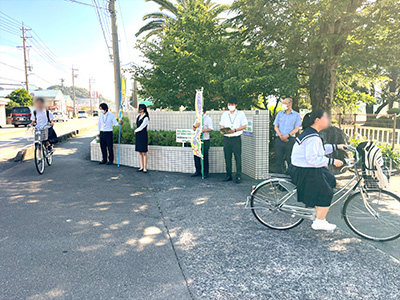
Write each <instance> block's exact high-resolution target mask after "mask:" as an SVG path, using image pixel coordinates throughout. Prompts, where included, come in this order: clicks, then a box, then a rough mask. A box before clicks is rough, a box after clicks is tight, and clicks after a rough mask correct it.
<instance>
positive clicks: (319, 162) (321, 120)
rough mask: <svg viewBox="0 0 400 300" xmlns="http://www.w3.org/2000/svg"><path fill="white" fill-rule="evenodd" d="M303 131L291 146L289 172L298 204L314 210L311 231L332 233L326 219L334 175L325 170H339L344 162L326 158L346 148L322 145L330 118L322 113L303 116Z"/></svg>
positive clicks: (333, 226) (333, 225) (333, 184)
mask: <svg viewBox="0 0 400 300" xmlns="http://www.w3.org/2000/svg"><path fill="white" fill-rule="evenodd" d="M302 125H303V130H304V131H303V132H302V133H301V134H300V135H299V136H298V137H297V138H296V143H295V145H294V146H293V152H292V165H291V166H290V167H289V170H288V173H289V175H290V176H291V178H292V180H293V183H295V184H296V185H297V197H298V201H300V202H303V203H305V205H306V206H307V207H316V213H317V216H316V219H315V221H314V222H313V224H312V226H311V227H312V228H313V229H314V230H328V231H333V230H335V228H336V225H335V224H331V223H329V222H328V221H326V220H325V217H326V215H327V213H328V211H329V206H330V205H331V201H332V197H333V188H334V187H335V186H336V179H335V176H334V175H333V174H332V173H331V172H330V171H329V170H328V169H327V168H326V167H327V166H329V165H334V166H336V167H341V166H342V165H343V162H342V161H340V160H338V159H333V158H328V157H326V156H325V155H327V154H330V153H332V152H333V151H336V150H337V149H340V150H344V147H345V145H330V144H325V145H324V143H323V140H322V138H321V137H320V135H319V132H320V131H321V130H323V129H326V128H328V127H329V126H330V119H329V117H328V115H327V114H326V112H324V111H323V110H320V109H318V110H314V111H313V112H311V113H308V114H306V115H305V116H304V119H303V124H302Z"/></svg>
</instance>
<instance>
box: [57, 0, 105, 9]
mask: <svg viewBox="0 0 400 300" xmlns="http://www.w3.org/2000/svg"><path fill="white" fill-rule="evenodd" d="M64 1H67V2H72V3H76V4H82V5H86V6H91V7H96V6H95V5H92V4H90V3H85V2H81V1H76V0H64ZM99 9H105V8H104V7H99Z"/></svg>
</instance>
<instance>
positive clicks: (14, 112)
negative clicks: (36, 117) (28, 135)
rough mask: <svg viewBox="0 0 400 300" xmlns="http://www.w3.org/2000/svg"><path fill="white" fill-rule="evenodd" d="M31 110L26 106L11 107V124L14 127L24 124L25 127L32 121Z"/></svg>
mask: <svg viewBox="0 0 400 300" xmlns="http://www.w3.org/2000/svg"><path fill="white" fill-rule="evenodd" d="M31 118H32V111H31V109H30V108H29V107H28V106H20V107H13V108H12V109H11V124H13V125H14V126H15V127H18V126H19V125H24V126H25V127H26V126H28V125H29V124H31V122H32V119H31Z"/></svg>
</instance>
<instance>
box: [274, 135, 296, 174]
mask: <svg viewBox="0 0 400 300" xmlns="http://www.w3.org/2000/svg"><path fill="white" fill-rule="evenodd" d="M295 141H296V139H295V138H294V137H290V138H289V141H288V142H283V141H282V140H281V139H280V138H279V137H276V138H275V163H276V167H275V172H276V173H279V174H283V173H284V172H283V168H282V167H283V162H284V161H285V158H286V161H287V164H288V166H290V164H291V162H292V160H291V157H292V149H293V145H294V143H295Z"/></svg>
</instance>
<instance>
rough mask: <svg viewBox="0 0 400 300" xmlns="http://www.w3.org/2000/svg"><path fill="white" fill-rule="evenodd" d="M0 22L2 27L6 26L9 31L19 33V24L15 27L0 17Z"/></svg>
mask: <svg viewBox="0 0 400 300" xmlns="http://www.w3.org/2000/svg"><path fill="white" fill-rule="evenodd" d="M0 24H1V26H2V27H3V28H6V29H8V30H10V31H15V33H16V34H19V26H18V27H17V28H15V27H13V26H15V25H14V24H11V23H6V22H5V21H4V20H2V19H0Z"/></svg>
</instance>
